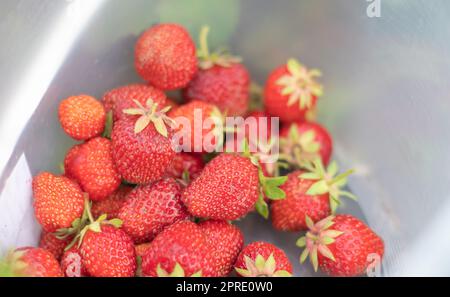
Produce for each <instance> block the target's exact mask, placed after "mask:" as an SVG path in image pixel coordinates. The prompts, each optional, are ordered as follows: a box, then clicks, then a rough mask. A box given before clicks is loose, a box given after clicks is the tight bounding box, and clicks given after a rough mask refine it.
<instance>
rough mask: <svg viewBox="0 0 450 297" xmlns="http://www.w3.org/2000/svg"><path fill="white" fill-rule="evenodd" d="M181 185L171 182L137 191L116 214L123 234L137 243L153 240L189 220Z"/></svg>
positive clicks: (159, 183)
mask: <svg viewBox="0 0 450 297" xmlns="http://www.w3.org/2000/svg"><path fill="white" fill-rule="evenodd" d="M181 189H182V187H181V185H180V184H179V183H177V182H176V181H175V180H174V179H172V178H166V179H163V180H160V181H157V182H155V183H153V184H151V185H145V186H138V187H136V188H135V189H134V190H133V191H131V193H130V194H129V195H128V197H127V201H126V202H125V203H124V205H123V207H122V208H121V209H120V211H119V216H118V218H119V219H120V220H122V222H123V225H122V230H124V231H125V232H126V233H127V234H128V235H129V236H130V237H131V238H132V239H133V240H134V242H136V243H142V242H146V241H150V240H152V239H153V238H154V237H155V236H156V235H157V234H158V233H160V232H161V231H162V230H163V229H164V228H165V227H166V226H169V225H171V224H173V223H175V222H177V221H180V220H185V219H187V218H189V214H188V212H187V210H186V207H185V206H184V205H183V204H182V203H181Z"/></svg>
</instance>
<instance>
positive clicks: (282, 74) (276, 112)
mask: <svg viewBox="0 0 450 297" xmlns="http://www.w3.org/2000/svg"><path fill="white" fill-rule="evenodd" d="M320 75H321V73H320V71H319V70H317V69H312V70H309V69H307V68H306V67H304V66H303V65H301V64H300V63H299V62H298V61H297V60H295V59H289V61H288V62H287V64H285V65H282V66H280V67H278V68H276V69H275V70H274V71H273V72H272V73H271V74H270V75H269V78H268V79H267V82H266V86H265V89H264V105H265V107H266V110H267V112H268V113H269V114H270V115H271V116H274V117H279V118H280V120H281V121H282V122H292V121H304V120H305V119H308V117H310V116H313V115H312V113H313V112H314V110H315V106H316V103H317V98H318V97H320V96H322V94H323V89H322V86H321V85H320V84H319V83H317V82H316V77H319V76H320Z"/></svg>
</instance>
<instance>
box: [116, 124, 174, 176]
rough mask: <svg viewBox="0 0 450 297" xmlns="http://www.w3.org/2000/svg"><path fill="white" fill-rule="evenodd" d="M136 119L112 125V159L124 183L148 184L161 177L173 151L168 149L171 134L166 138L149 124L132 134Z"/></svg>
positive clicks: (171, 157)
mask: <svg viewBox="0 0 450 297" xmlns="http://www.w3.org/2000/svg"><path fill="white" fill-rule="evenodd" d="M135 122H136V118H132V117H126V118H123V119H122V120H120V121H117V122H116V123H115V124H114V128H113V132H112V152H113V154H112V156H113V160H114V163H115V165H116V168H117V170H118V172H119V173H120V174H121V176H122V178H123V179H125V180H126V181H127V182H130V183H135V184H148V183H151V182H153V181H156V180H158V179H160V178H161V177H163V175H164V173H165V172H166V170H167V168H168V167H169V165H170V163H171V162H172V159H173V157H174V156H175V151H174V150H173V149H172V144H171V141H170V139H171V137H172V132H170V131H169V136H168V137H167V138H166V137H164V136H162V135H161V134H159V133H158V132H157V131H156V129H155V127H154V125H153V124H149V125H148V126H147V127H146V128H145V129H144V130H143V131H142V132H140V133H138V134H136V133H134V125H135Z"/></svg>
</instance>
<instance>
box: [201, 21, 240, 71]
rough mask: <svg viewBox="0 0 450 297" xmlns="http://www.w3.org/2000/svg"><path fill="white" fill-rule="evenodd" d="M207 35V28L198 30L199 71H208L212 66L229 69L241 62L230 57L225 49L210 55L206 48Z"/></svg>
mask: <svg viewBox="0 0 450 297" xmlns="http://www.w3.org/2000/svg"><path fill="white" fill-rule="evenodd" d="M208 33H209V27H208V26H203V27H202V29H201V30H200V38H199V49H198V50H197V57H198V58H199V67H200V68H201V69H209V68H211V67H213V66H214V65H218V66H221V67H231V66H232V65H233V64H237V63H240V62H242V59H241V58H240V57H236V56H232V55H230V54H229V53H228V51H227V50H225V49H219V50H217V51H215V52H212V53H211V52H210V51H209V48H208Z"/></svg>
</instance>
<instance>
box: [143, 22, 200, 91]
mask: <svg viewBox="0 0 450 297" xmlns="http://www.w3.org/2000/svg"><path fill="white" fill-rule="evenodd" d="M134 64H135V66H136V70H137V72H138V74H139V75H140V76H141V77H142V78H143V79H145V80H147V81H149V82H150V83H151V84H152V85H154V86H156V87H157V88H159V89H162V90H173V89H178V88H182V87H185V86H186V85H187V83H188V82H189V81H190V80H191V78H192V77H193V75H194V74H195V73H196V72H197V58H196V54H195V44H194V41H193V40H192V38H191V37H190V36H189V33H188V32H187V31H186V29H184V28H183V27H182V26H180V25H177V24H159V25H155V26H153V27H151V28H149V29H148V30H147V31H145V32H144V33H143V34H142V35H141V36H140V37H139V39H138V41H137V43H136V48H135V61H134Z"/></svg>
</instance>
